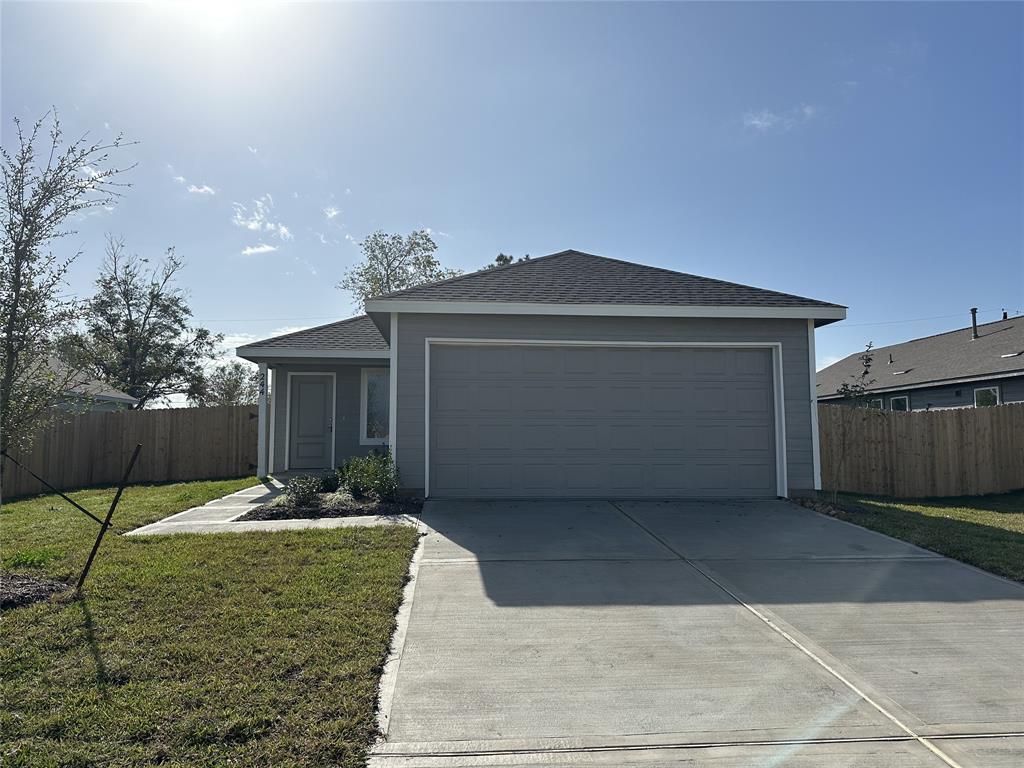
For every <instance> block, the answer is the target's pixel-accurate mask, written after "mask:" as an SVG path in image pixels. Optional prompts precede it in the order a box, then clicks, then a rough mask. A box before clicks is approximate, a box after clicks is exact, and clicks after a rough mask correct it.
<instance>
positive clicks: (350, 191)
mask: <svg viewBox="0 0 1024 768" xmlns="http://www.w3.org/2000/svg"><path fill="white" fill-rule="evenodd" d="M345 194H346V195H351V194H352V190H351V189H349V188H348V187H345Z"/></svg>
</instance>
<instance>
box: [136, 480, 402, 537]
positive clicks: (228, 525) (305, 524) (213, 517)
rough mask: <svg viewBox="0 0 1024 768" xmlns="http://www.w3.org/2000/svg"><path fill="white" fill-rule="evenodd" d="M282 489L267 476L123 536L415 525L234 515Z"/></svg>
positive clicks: (391, 520)
mask: <svg viewBox="0 0 1024 768" xmlns="http://www.w3.org/2000/svg"><path fill="white" fill-rule="evenodd" d="M282 493H284V484H283V483H282V482H281V481H280V480H277V479H274V478H270V479H268V480H267V481H266V482H265V483H264V484H262V485H255V486H253V487H252V488H246V489H244V490H241V491H237V492H235V493H232V494H229V495H227V496H224V497H223V498H220V499H215V500H214V501H210V502H207V503H206V504H204V505H202V506H201V507H193V508H192V509H186V510H185V511H184V512H178V513H177V514H175V515H170V516H169V517H165V518H164V519H163V520H158V521H157V522H155V523H150V524H149V525H144V526H142V527H141V528H136V529H135V530H134V531H129V532H128V533H126V534H125V535H126V536H155V535H160V534H168V533H244V532H246V531H293V530H301V529H307V528H349V527H354V526H368V525H393V524H396V523H401V524H407V525H419V520H418V519H417V518H414V517H410V516H408V515H397V516H387V517H384V516H379V515H362V516H358V517H325V518H318V519H312V520H250V521H245V522H238V521H237V520H238V518H239V517H241V516H242V515H244V514H245V513H247V512H249V511H250V510H253V509H255V508H256V507H259V506H261V505H263V504H266V503H267V502H269V501H271V500H273V499H275V498H277V497H278V496H280V495H281V494H282Z"/></svg>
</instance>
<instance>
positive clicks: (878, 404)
mask: <svg viewBox="0 0 1024 768" xmlns="http://www.w3.org/2000/svg"><path fill="white" fill-rule="evenodd" d="M884 407H885V405H884V404H883V402H882V398H880V397H876V398H874V399H873V400H868V408H874V409H876V410H879V411H880V410H882V409H883V408H884Z"/></svg>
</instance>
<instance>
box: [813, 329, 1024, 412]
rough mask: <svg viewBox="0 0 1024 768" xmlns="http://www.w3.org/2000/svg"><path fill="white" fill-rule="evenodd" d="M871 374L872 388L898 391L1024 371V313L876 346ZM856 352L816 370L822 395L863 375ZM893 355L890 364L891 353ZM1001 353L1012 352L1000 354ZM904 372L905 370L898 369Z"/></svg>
mask: <svg viewBox="0 0 1024 768" xmlns="http://www.w3.org/2000/svg"><path fill="white" fill-rule="evenodd" d="M874 353H875V359H874V363H873V364H872V366H871V374H870V376H869V378H873V379H875V383H874V384H873V385H872V386H871V390H872V391H878V390H895V389H903V388H905V387H912V386H918V385H922V384H930V383H932V382H936V383H940V382H943V381H950V380H957V379H970V378H980V377H984V376H992V375H999V374H1006V373H1013V372H1015V371H1020V372H1021V374H1022V375H1024V354H1017V353H1024V317H1011V318H1009V319H1008V320H997V321H996V322H994V323H985V324H984V325H979V326H978V338H977V339H971V329H970V328H961V329H959V330H956V331H949V332H947V333H940V334H938V335H937V336H927V337H925V338H923V339H914V340H913V341H905V342H903V343H902V344H893V345H892V346H889V347H878V348H877V349H875V350H874ZM861 354H862V353H860V352H857V353H855V354H852V355H850V356H849V357H846V358H844V359H842V360H840V361H839V362H838V363H834V364H833V365H830V366H829V367H828V368H824V369H822V370H821V371H819V372H818V397H828V396H829V395H834V394H835V393H836V391H837V390H838V389H839V387H840V386H841V385H842V383H843V382H844V381H847V382H848V381H850V380H851V379H850V377H851V376H855V375H857V374H859V373H860V370H861V365H860V361H859V359H858V358H859V357H860V355H861ZM890 355H891V356H892V364H890V363H889V356H890ZM1002 355H1011V356H1010V357H1002ZM900 371H903V373H898V372H900Z"/></svg>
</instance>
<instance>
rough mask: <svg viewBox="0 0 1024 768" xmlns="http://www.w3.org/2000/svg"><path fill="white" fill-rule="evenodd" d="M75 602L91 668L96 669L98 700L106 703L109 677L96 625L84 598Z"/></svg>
mask: <svg viewBox="0 0 1024 768" xmlns="http://www.w3.org/2000/svg"><path fill="white" fill-rule="evenodd" d="M75 602H77V603H78V605H79V606H80V607H81V609H82V629H83V630H84V631H85V642H86V644H87V645H88V646H89V654H90V655H91V656H92V661H93V666H94V667H95V669H96V690H97V691H99V694H100V698H101V699H103V700H104V701H106V700H108V699H109V698H110V697H109V694H108V693H107V684H108V682H109V679H110V676H109V674H108V672H107V665H106V663H105V662H104V661H103V653H102V652H101V651H100V644H99V640H97V638H96V625H95V624H94V623H93V620H92V611H90V610H89V604H88V603H87V602H86V600H85V598H84V597H80V598H78V599H77V600H76V601H75Z"/></svg>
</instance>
